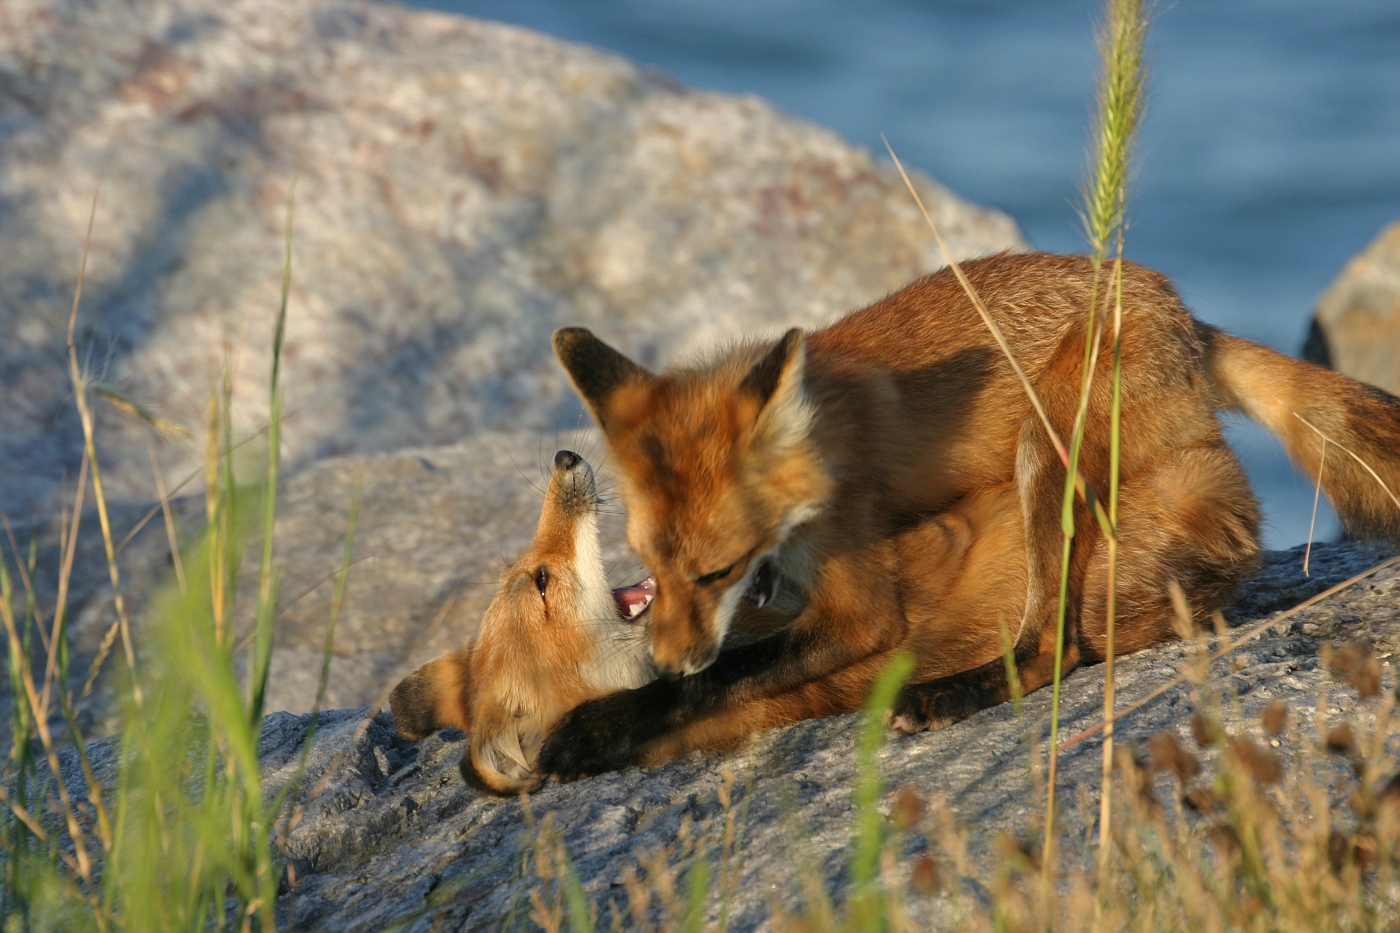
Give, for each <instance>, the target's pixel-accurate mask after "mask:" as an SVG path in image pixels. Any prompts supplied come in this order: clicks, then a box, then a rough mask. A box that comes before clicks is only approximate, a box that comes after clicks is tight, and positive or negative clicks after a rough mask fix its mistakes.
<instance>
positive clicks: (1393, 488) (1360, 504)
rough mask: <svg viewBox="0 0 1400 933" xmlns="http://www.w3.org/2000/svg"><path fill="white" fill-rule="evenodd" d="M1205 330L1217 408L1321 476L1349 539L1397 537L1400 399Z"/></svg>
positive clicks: (1399, 522)
mask: <svg viewBox="0 0 1400 933" xmlns="http://www.w3.org/2000/svg"><path fill="white" fill-rule="evenodd" d="M1202 331H1203V334H1202V336H1203V337H1204V338H1205V340H1206V344H1207V347H1208V351H1207V352H1208V372H1209V373H1210V378H1211V380H1212V382H1213V383H1214V386H1215V392H1216V398H1217V404H1218V405H1219V406H1220V407H1221V408H1228V409H1232V410H1235V411H1240V412H1243V413H1244V414H1246V415H1248V416H1249V417H1250V418H1252V419H1254V420H1255V421H1258V422H1259V423H1260V424H1262V425H1264V426H1265V427H1266V428H1268V429H1269V430H1270V431H1272V432H1274V434H1276V435H1277V436H1278V438H1279V440H1281V441H1283V445H1284V447H1286V448H1287V449H1288V455H1289V456H1290V457H1292V458H1293V462H1294V463H1296V464H1298V466H1300V467H1301V468H1302V469H1303V470H1304V471H1306V473H1307V474H1308V476H1309V477H1311V478H1312V480H1313V481H1314V482H1316V480H1317V476H1318V472H1319V470H1321V473H1322V491H1323V492H1325V493H1326V494H1327V498H1328V499H1329V500H1330V501H1331V502H1332V505H1333V507H1334V508H1335V509H1336V510H1337V513H1338V515H1339V516H1340V517H1341V519H1342V525H1343V527H1345V529H1346V532H1347V534H1348V535H1349V536H1351V537H1356V538H1391V539H1400V399H1397V398H1396V397H1395V396H1393V395H1391V394H1390V393H1388V392H1384V391H1382V390H1380V389H1377V388H1375V387H1374V386H1369V385H1366V384H1365V383H1362V382H1357V381H1356V380H1355V379H1350V378H1348V377H1346V376H1343V375H1341V374H1340V373H1335V372H1333V371H1332V370H1330V369H1324V368H1323V367H1321V366H1314V365H1313V364H1311V363H1304V362H1301V361H1299V360H1295V359H1291V358H1289V357H1287V356H1284V355H1283V354H1281V353H1275V352H1274V351H1273V350H1270V349H1268V348H1267V347H1261V346H1259V345H1258V344H1256V343H1250V342H1249V341H1248V340H1241V339H1240V338H1238V337H1231V336H1229V335H1228V334H1224V333H1222V332H1220V331H1218V330H1216V329H1215V328H1213V327H1209V326H1206V325H1202ZM1324 439H1325V440H1324ZM1324 448H1325V451H1326V452H1325V456H1324Z"/></svg>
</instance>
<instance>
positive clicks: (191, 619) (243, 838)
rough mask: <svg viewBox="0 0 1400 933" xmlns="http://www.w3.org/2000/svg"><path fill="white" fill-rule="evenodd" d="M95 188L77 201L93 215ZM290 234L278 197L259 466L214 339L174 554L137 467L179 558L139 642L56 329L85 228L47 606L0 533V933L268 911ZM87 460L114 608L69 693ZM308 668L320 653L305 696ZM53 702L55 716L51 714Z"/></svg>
mask: <svg viewBox="0 0 1400 933" xmlns="http://www.w3.org/2000/svg"><path fill="white" fill-rule="evenodd" d="M96 206H97V202H96V199H94V202H93V217H95V214H96ZM93 217H90V219H89V228H88V236H89V240H90V236H91V229H92V222H93ZM292 242H293V230H292V208H291V202H290V199H289V202H288V209H287V227H286V237H285V249H284V256H283V270H282V287H281V300H280V304H279V309H278V314H277V318H276V325H275V332H274V336H273V345H272V371H271V374H270V379H269V411H270V415H271V419H270V425H269V429H268V450H267V456H266V464H265V469H264V471H263V476H262V478H261V479H260V480H259V481H256V482H252V483H249V482H246V481H244V480H243V479H242V478H241V476H240V472H241V471H240V470H238V469H236V466H235V462H234V451H235V449H236V448H237V447H238V446H240V445H239V444H235V443H234V440H233V428H232V422H233V419H232V411H231V407H232V370H231V363H230V361H229V359H228V357H229V353H228V350H227V348H226V349H225V364H224V368H223V373H222V378H221V379H220V380H218V381H217V382H216V384H215V385H214V386H212V387H211V389H210V393H209V402H208V407H207V421H206V426H205V427H206V437H205V445H204V450H205V464H204V477H205V502H204V505H205V508H204V518H205V525H204V528H203V530H202V532H201V533H199V534H198V535H197V536H196V538H195V540H194V541H193V542H192V543H190V544H188V545H187V546H186V547H185V548H184V550H185V554H184V555H181V554H180V553H179V545H178V534H177V529H176V528H175V525H174V519H173V516H172V514H171V512H170V510H169V507H168V502H167V501H166V500H167V494H166V492H165V491H164V481H163V479H162V478H161V477H160V475H159V471H158V469H157V470H156V482H157V485H158V487H159V488H160V489H161V495H162V508H163V509H164V510H165V512H166V521H167V533H168V535H169V537H170V541H171V547H172V556H173V557H174V558H175V566H176V567H178V568H180V574H179V576H178V578H177V579H173V580H171V581H169V582H168V584H167V585H166V586H165V587H164V588H163V589H162V590H161V591H160V592H159V593H158V594H157V595H156V597H155V598H154V599H153V600H152V601H151V606H150V608H149V609H148V611H147V613H146V616H147V618H146V625H145V627H144V634H143V646H144V647H142V648H141V650H139V651H138V647H137V645H136V643H135V641H134V638H133V633H132V630H131V619H130V617H129V615H128V612H127V608H126V604H125V601H124V600H123V599H122V589H121V576H120V571H119V568H118V563H117V548H116V547H115V546H114V543H113V533H112V527H111V522H110V520H109V517H108V511H107V505H106V499H105V496H104V493H103V490H102V485H101V473H100V470H99V468H98V456H97V451H98V443H97V436H96V425H97V419H96V417H95V412H94V411H93V410H92V408H91V407H90V404H89V398H90V396H91V395H93V394H95V389H94V387H93V386H92V384H91V383H90V381H89V380H88V379H87V375H86V373H85V372H84V371H83V370H82V368H81V366H80V365H79V363H78V354H77V351H76V348H75V346H74V342H73V332H74V325H75V323H76V320H77V316H78V311H79V304H80V300H81V295H82V282H83V278H84V276H85V272H86V266H87V256H88V248H87V245H86V242H85V245H84V250H83V261H82V265H81V267H80V273H79V279H78V285H77V287H76V288H75V294H74V302H73V309H72V312H71V315H70V321H69V342H68V346H69V375H70V378H71V380H72V383H73V390H74V394H75V398H76V400H77V406H78V410H79V416H80V420H81V423H82V426H83V432H84V442H85V446H84V456H83V463H82V468H81V469H80V472H79V481H78V486H77V488H76V490H75V493H74V499H73V505H72V516H71V521H68V520H65V521H64V522H63V524H62V531H63V534H62V540H61V542H60V564H61V566H60V572H59V585H58V593H57V596H56V600H55V608H54V612H53V618H52V620H51V621H50V622H48V623H47V624H46V620H45V619H44V617H43V613H42V611H41V605H42V602H43V601H42V599H41V598H40V594H38V593H37V592H36V591H35V589H34V585H33V578H34V562H35V555H36V549H35V547H34V546H33V544H31V545H30V547H29V549H28V552H27V557H26V554H25V553H24V552H23V551H21V549H20V548H19V547H18V545H17V542H15V540H14V537H13V535H11V536H10V539H9V543H10V548H9V553H8V554H5V553H3V550H4V549H3V547H0V620H3V622H4V626H5V635H6V639H7V646H8V654H9V667H10V670H9V673H10V688H11V691H12V703H11V723H10V726H11V730H12V735H13V737H14V744H13V746H12V748H11V751H10V755H9V758H8V760H6V761H5V762H4V765H3V771H0V797H2V798H3V800H2V801H0V804H2V805H3V809H0V869H3V877H0V915H3V916H4V917H5V918H6V920H5V927H4V929H5V931H6V933H9V931H10V930H21V929H23V930H86V929H91V930H102V931H105V930H143V931H144V930H172V931H174V930H207V929H210V928H211V927H212V928H215V929H225V928H230V929H240V930H254V929H257V930H271V929H274V928H275V915H274V906H275V901H276V897H277V888H278V881H279V871H278V867H277V858H276V852H275V847H274V844H273V829H274V826H275V825H276V822H277V816H278V810H279V808H280V807H281V805H282V802H283V799H284V797H285V794H283V795H279V796H278V797H276V798H274V799H271V800H268V799H267V798H266V797H265V795H264V793H263V788H262V777H261V768H260V763H259V760H258V737H259V734H260V732H261V728H262V719H263V707H264V705H265V698H266V691H267V680H268V671H269V665H270V661H271V654H272V626H273V620H274V616H275V613H276V601H277V575H276V568H275V562H274V549H273V527H274V523H275V518H276V488H277V482H278V473H279V461H280V418H281V410H282V392H281V388H280V384H279V374H280V364H281V355H282V354H281V349H282V341H283V335H284V333H285V327H286V319H287V301H288V296H289V294H290V286H291V250H292ZM153 469H155V465H154V462H153ZM89 478H90V479H91V485H92V493H93V497H94V499H95V502H96V505H97V513H98V518H99V522H100V525H101V533H102V539H103V544H104V548H105V554H106V559H107V566H108V572H109V577H110V580H111V584H112V590H113V594H114V605H113V610H114V613H115V620H114V621H113V623H112V625H111V627H110V628H109V629H108V631H107V635H106V637H105V638H104V639H103V642H102V644H101V646H100V647H99V650H98V652H97V656H96V658H95V659H94V662H93V665H92V669H91V670H90V671H89V672H88V675H87V678H86V681H85V683H84V686H83V689H82V691H81V693H80V695H78V696H76V697H75V696H74V694H73V684H72V682H71V681H70V672H69V670H68V657H69V652H68V633H67V630H66V629H65V627H64V619H65V617H66V614H67V613H66V610H67V606H66V600H67V593H68V588H69V579H70V576H71V574H72V568H73V556H74V551H75V548H76V542H77V537H78V533H79V530H80V521H81V517H82V514H83V506H84V501H85V496H86V492H87V490H86V485H85V484H86V482H87V480H88V479H89ZM355 498H356V501H355V502H354V503H352V507H351V527H350V530H349V532H348V533H347V541H346V547H345V555H344V558H343V560H342V564H341V569H340V573H339V578H338V580H337V585H336V597H335V599H334V600H333V608H332V618H331V620H330V627H329V631H328V636H327V648H326V651H327V656H329V651H330V638H331V637H332V635H333V632H334V624H335V615H336V613H337V611H338V608H339V604H340V601H341V596H342V594H343V592H344V586H345V578H346V573H347V571H348V569H349V564H350V559H349V555H350V549H351V541H352V539H353V534H354V521H355V513H356V511H357V506H358V495H356V497H355ZM5 524H6V527H7V528H8V522H6V523H5ZM259 533H260V534H261V540H260V542H259V554H260V563H259V567H258V590H257V601H256V605H255V606H254V607H253V611H252V613H251V615H252V617H253V619H254V622H253V629H252V631H251V632H250V633H248V635H249V639H248V640H249V642H250V643H251V645H252V648H251V650H250V651H248V652H247V663H246V669H245V670H244V673H243V676H242V678H240V676H239V674H238V669H239V668H238V660H239V659H238V655H239V653H240V651H239V649H238V647H237V646H238V644H239V642H240V638H239V637H237V636H238V633H236V632H235V619H236V618H239V617H242V615H244V614H242V613H238V612H237V605H236V602H237V585H236V584H237V580H238V577H239V571H240V564H241V561H242V556H243V553H244V550H245V544H246V543H247V542H249V541H250V540H252V538H253V536H254V535H257V534H259ZM12 561H17V563H16V564H15V566H16V569H17V571H18V573H19V576H20V581H21V585H22V590H23V594H22V595H23V610H22V612H18V613H17V612H16V609H15V603H16V600H17V597H18V596H19V595H20V593H19V592H17V591H16V587H15V580H14V577H13V575H12V574H11V573H10V565H11V562H12ZM118 636H120V638H121V641H122V645H123V653H124V655H125V658H126V662H127V663H126V666H125V667H124V668H123V669H122V670H121V671H120V672H117V675H116V676H117V680H118V681H119V685H118V687H117V692H118V695H119V697H120V706H121V729H120V734H119V736H118V738H117V740H116V741H115V742H114V743H108V744H107V745H105V746H93V747H92V748H89V747H88V746H87V745H85V744H84V736H83V734H82V730H81V729H80V728H79V725H78V720H77V717H76V713H75V710H76V707H77V706H78V704H80V703H81V702H82V701H83V699H85V698H86V696H87V694H88V693H89V692H90V691H91V689H92V687H93V685H94V683H95V682H96V680H97V678H98V676H99V673H100V670H101V668H102V665H103V663H104V661H105V660H106V658H107V657H108V654H109V652H110V649H111V648H112V647H113V645H114V643H115V641H116V638H117V637H118ZM36 637H37V638H38V639H39V640H40V641H41V643H42V647H43V654H44V656H45V660H44V663H43V668H42V671H39V670H36V669H35V657H34V655H35V648H36V647H37V646H36V645H35V644H34V642H35V638H36ZM326 673H327V671H326V666H325V665H324V664H323V667H322V673H321V683H320V684H319V686H318V693H317V702H318V705H319V701H320V696H321V694H322V693H323V691H324V689H325V677H326ZM55 706H56V707H57V712H58V714H59V715H60V716H61V717H62V720H63V724H64V728H65V730H66V732H60V731H57V730H55V729H54V728H53V727H52V726H51V721H52V720H53V718H54V713H55ZM312 734H314V728H313V729H311V730H308V738H307V742H308V748H309V742H310V737H311V735H312ZM66 742H71V743H72V748H71V751H68V752H64V751H63V745H64V743H66ZM94 749H97V750H99V751H97V752H95V751H94ZM305 751H306V750H305V749H304V750H303V766H304V761H305ZM295 783H296V782H295V781H294V782H292V784H295ZM292 784H289V785H288V786H289V787H290V786H292Z"/></svg>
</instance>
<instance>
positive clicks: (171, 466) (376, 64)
mask: <svg viewBox="0 0 1400 933" xmlns="http://www.w3.org/2000/svg"><path fill="white" fill-rule="evenodd" d="M99 179H100V180H101V198H100V202H99V207H98V210H97V215H96V226H95V228H94V232H93V240H92V251H91V256H90V258H89V261H88V266H87V270H88V277H87V284H86V289H85V292H84V299H83V307H82V311H81V314H80V316H79V329H78V349H79V352H80V354H81V355H82V357H83V359H84V360H85V361H87V363H88V365H89V366H90V367H91V369H92V370H93V371H94V374H95V375H96V376H97V377H98V378H100V379H101V380H102V381H104V382H106V383H108V384H109V385H110V386H112V387H114V388H115V389H117V390H118V391H119V392H121V393H123V394H124V395H125V396H127V397H129V398H131V399H133V400H135V401H138V402H140V403H142V404H144V405H145V406H147V407H148V408H149V409H150V410H152V411H154V412H158V413H159V414H161V415H163V416H165V417H167V418H170V419H172V420H173V421H175V422H176V423H179V424H181V425H183V426H185V427H186V428H188V429H190V430H191V431H192V432H193V433H194V434H195V435H199V434H201V433H202V425H203V424H204V406H205V399H206V397H207V393H208V391H209V388H210V385H211V382H213V381H214V380H215V379H216V377H217V373H218V371H219V367H220V365H221V358H222V355H223V352H224V349H223V348H224V342H225V341H231V342H232V344H233V345H234V346H235V347H236V348H237V355H236V361H235V373H234V380H233V383H234V403H235V412H236V414H237V417H238V419H239V427H240V430H248V429H251V428H254V427H256V426H258V425H259V424H261V423H262V422H263V421H265V411H266V397H267V390H266V380H267V372H268V356H269V352H270V350H269V348H270V346H271V328H272V321H273V319H274V316H275V313H276V309H277V306H278V296H279V291H280V281H281V271H282V251H283V229H284V219H285V213H286V210H287V204H288V199H289V197H290V195H291V192H292V188H293V182H294V181H295V191H296V198H295V200H296V222H295V223H296V234H295V245H294V248H293V273H292V291H291V301H290V314H289V319H288V325H287V337H286V350H285V356H286V366H285V370H284V372H285V380H286V382H285V385H286V389H287V410H288V411H289V412H291V413H293V417H292V418H291V421H290V422H289V424H288V426H287V430H286V434H285V443H286V450H287V454H288V457H289V464H290V465H292V466H296V465H305V464H308V463H310V462H312V461H314V460H316V459H319V458H322V457H325V456H327V455H333V454H349V453H373V452H383V451H389V450H395V449H400V448H403V447H406V446H415V447H416V446H423V445H440V444H450V443H457V442H459V441H462V440H465V439H467V438H468V437H470V436H472V435H474V434H475V433H477V432H480V431H488V430H520V429H533V430H536V431H540V430H543V431H552V430H555V429H556V428H557V426H558V425H559V424H566V425H572V424H573V423H574V421H575V418H576V416H577V404H576V403H575V402H574V401H573V400H572V396H571V394H570V393H569V391H568V389H567V387H566V383H565V381H564V379H563V377H562V376H561V374H560V373H559V371H558V368H557V366H556V365H555V363H554V360H553V358H552V355H551V353H550V350H549V335H550V332H551V331H552V330H553V329H554V328H556V327H558V326H560V325H562V324H566V323H569V324H582V325H586V326H590V327H593V328H596V329H597V330H599V331H600V332H601V333H603V334H605V335H606V336H607V337H608V338H610V339H611V340H613V341H615V342H616V343H617V344H618V345H619V346H620V347H622V348H624V349H625V350H627V351H629V352H631V353H633V354H635V355H636V356H637V357H638V358H639V359H641V360H642V361H643V362H645V363H650V364H656V363H659V362H661V361H663V360H666V359H669V358H672V357H674V356H675V355H676V354H677V353H680V352H684V351H685V350H686V349H687V348H690V347H693V346H695V345H696V344H697V343H708V342H710V341H711V340H713V339H714V338H715V337H717V336H722V337H724V338H730V337H732V336H733V335H735V334H738V333H742V332H752V331H755V330H760V331H761V330H772V329H776V328H780V327H785V326H791V325H809V324H814V323H817V322H819V321H821V320H823V319H825V318H828V317H831V316H833V315H836V314H839V313H842V312H844V311H847V310H850V309H852V308H855V307H859V306H861V305H863V304H865V303H868V302H870V301H872V300H874V299H875V298H878V297H879V296H881V295H882V294H884V293H885V292H887V291H889V290H891V289H893V288H895V287H897V286H899V285H902V284H904V283H905V282H907V281H909V280H911V279H913V278H915V277H917V276H918V275H920V274H922V273H924V272H927V271H929V270H931V269H933V268H935V267H937V266H939V265H941V264H942V263H941V260H939V258H938V254H937V251H936V247H935V245H934V243H933V242H932V240H931V239H930V237H929V235H928V232H927V230H926V229H925V227H924V224H923V221H922V220H921V219H920V217H919V215H918V213H917V211H916V210H915V208H914V206H913V204H912V202H911V200H910V198H909V196H908V193H907V192H906V191H905V190H904V188H903V185H902V183H901V182H900V180H899V178H898V177H897V176H896V175H895V174H894V173H893V172H892V171H891V170H890V169H889V168H887V167H884V166H882V165H879V164H877V163H876V162H875V161H874V160H873V159H872V158H871V157H870V155H869V154H868V153H866V152H865V151H862V150H859V149H856V148H854V147H852V146H850V145H848V144H847V143H845V142H843V141H842V140H840V139H839V138H837V137H836V136H835V135H834V134H833V133H831V132H828V131H826V130H823V129H821V128H819V127H816V126H813V125H810V124H807V123H804V122H801V121H799V120H796V119H792V118H790V117H787V116H785V115H783V114H780V113H777V112H776V111H774V110H773V109H772V108H771V107H770V106H768V105H767V104H765V103H764V102H763V101H760V100H758V99H755V98H752V97H744V98H736V97H732V96H726V95H720V94H713V93H704V92H698V91H691V90H688V89H686V88H684V87H681V86H679V85H678V84H677V83H676V82H675V81H673V80H671V79H669V78H667V77H666V76H664V75H661V74H656V73H653V72H651V71H648V70H646V69H643V68H639V67H637V66H635V65H633V64H631V63H629V62H627V61H625V60H623V59H621V58H618V57H616V56H614V55H610V54H606V53H603V52H601V51H597V50H594V49H589V48H585V47H582V46H577V45H571V44H568V43H564V42H560V41H557V40H554V39H550V38H548V37H545V36H542V35H538V34H535V33H532V32H529V31H526V30H523V29H518V28H513V27H508V26H504V25H499V24H494V23H488V22H478V21H472V20H468V19H464V18H460V17H453V16H447V15H442V14H436V13H429V12H422V11H413V10H409V9H406V8H403V7H399V6H395V5H391V4H388V3H379V2H367V0H307V2H297V3H283V2H280V0H227V2H218V3H216V2H213V0H143V2H139V3H90V2H82V0H12V2H7V3H5V4H4V5H3V7H0V238H3V240H4V242H5V249H4V250H3V251H0V334H3V335H4V339H3V340H0V387H3V391H4V394H5V399H6V404H5V406H4V407H3V409H0V507H3V508H5V509H6V510H7V511H8V512H9V513H10V514H11V515H19V516H24V515H27V514H28V513H29V511H30V510H31V509H36V508H37V509H40V510H49V511H56V508H55V502H56V499H57V496H58V492H59V489H58V486H59V483H60V480H61V478H62V477H63V476H65V475H67V476H68V477H70V478H71V477H72V476H73V475H75V473H76V470H77V465H78V461H79V453H80V444H81V435H80V431H79V429H78V426H77V423H76V416H75V414H74V410H73V408H74V406H73V404H72V397H71V388H70V386H69V383H68V379H67V376H66V374H65V368H64V367H65V362H64V358H65V351H64V339H65V330H66V326H67V320H68V308H69V304H70V303H71V301H72V295H73V287H74V282H75V279H76V274H77V269H78V262H79V257H80V254H81V249H82V243H83V231H84V229H85V228H86V225H87V218H88V211H89V207H90V204H91V203H92V199H93V196H94V192H95V191H96V190H97V189H98V182H99ZM918 184H919V186H920V187H921V189H922V191H923V196H924V198H925V200H926V202H927V203H928V204H929V205H930V208H931V210H932V212H933V214H934V215H935V217H936V218H937V219H938V220H939V221H940V223H941V224H942V226H943V230H944V232H945V235H946V236H947V238H948V240H949V242H950V244H951V245H952V246H953V248H954V250H955V251H956V252H957V253H959V254H961V255H963V256H970V255H975V254H982V253H989V252H995V251H998V250H1004V249H1014V248H1019V247H1021V246H1022V245H1023V241H1022V240H1021V237H1020V235H1019V233H1018V231H1017V229H1016V227H1015V225H1014V224H1013V223H1012V222H1011V221H1010V220H1009V219H1008V218H1007V217H1005V216H1004V215H1001V214H998V213H996V212H993V211H988V210H983V209H980V208H977V207H974V206H972V205H969V204H966V203H965V202H963V201H960V200H959V199H958V198H956V197H955V196H953V195H952V194H951V193H949V192H948V191H946V190H945V189H943V188H941V187H940V186H939V185H937V184H936V183H935V182H933V181H931V180H929V179H927V178H922V177H921V178H920V179H919V182H918ZM99 435H100V437H99V441H100V445H101V450H102V452H103V465H104V468H105V471H104V473H105V479H106V481H107V486H108V491H109V494H110V495H112V496H113V497H114V498H116V499H119V500H130V501H137V502H146V501H150V500H151V499H152V498H153V497H154V496H155V485H154V482H153V479H152V474H151V468H150V464H149V461H148V459H147V446H148V444H149V443H150V442H151V438H150V435H149V431H148V429H147V428H145V427H144V426H142V425H138V424H136V423H133V422H130V421H127V420H123V419H122V418H121V417H119V416H117V415H115V414H113V413H112V412H110V411H107V412H106V414H104V417H103V424H102V425H101V426H100V429H99ZM198 447H199V445H198V444H197V443H196V444H192V445H187V444H181V443H177V442H165V443H160V444H157V447H156V451H157V455H158V457H159V460H160V462H161V464H162V466H163V468H164V469H165V470H166V472H167V473H168V474H170V475H171V476H172V482H173V478H174V477H175V476H179V475H183V474H185V473H186V472H188V471H190V470H191V469H192V468H194V467H195V466H196V465H197V464H198V459H199V457H200V453H199V450H198V449H197V448H198Z"/></svg>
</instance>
